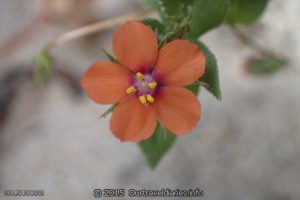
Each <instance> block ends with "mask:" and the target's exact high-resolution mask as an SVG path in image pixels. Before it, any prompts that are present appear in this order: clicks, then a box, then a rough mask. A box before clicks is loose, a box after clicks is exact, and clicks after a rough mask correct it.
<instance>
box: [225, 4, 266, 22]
mask: <svg viewBox="0 0 300 200" xmlns="http://www.w3.org/2000/svg"><path fill="white" fill-rule="evenodd" d="M267 4H268V0H232V1H231V4H230V6H229V12H228V16H227V21H228V22H229V23H232V24H249V23H253V22H254V21H255V20H257V19H258V18H259V17H260V16H261V14H262V13H263V12H264V10H265V8H266V6H267Z"/></svg>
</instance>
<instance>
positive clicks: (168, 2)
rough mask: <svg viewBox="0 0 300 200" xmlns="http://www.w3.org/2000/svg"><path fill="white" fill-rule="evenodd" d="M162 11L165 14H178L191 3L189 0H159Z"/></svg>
mask: <svg viewBox="0 0 300 200" xmlns="http://www.w3.org/2000/svg"><path fill="white" fill-rule="evenodd" d="M160 2H161V8H162V11H163V12H164V13H165V14H167V15H178V14H180V12H182V11H183V10H185V9H186V6H187V5H189V4H191V3H192V2H193V1H191V0H160Z"/></svg>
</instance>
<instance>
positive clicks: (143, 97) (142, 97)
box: [139, 95, 147, 105]
mask: <svg viewBox="0 0 300 200" xmlns="http://www.w3.org/2000/svg"><path fill="white" fill-rule="evenodd" d="M139 100H140V102H141V103H142V104H144V105H145V104H146V103H147V99H146V96H145V95H141V96H139Z"/></svg>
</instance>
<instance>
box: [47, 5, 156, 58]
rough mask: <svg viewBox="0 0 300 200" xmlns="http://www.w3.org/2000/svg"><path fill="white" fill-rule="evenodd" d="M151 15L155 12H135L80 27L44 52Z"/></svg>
mask: <svg viewBox="0 0 300 200" xmlns="http://www.w3.org/2000/svg"><path fill="white" fill-rule="evenodd" d="M151 14H153V12H151V11H139V12H134V13H130V14H126V15H122V16H118V17H114V18H110V19H107V20H103V21H100V22H96V23H94V24H90V25H86V26H83V27H80V28H78V29H75V30H71V31H69V32H66V33H64V34H62V35H60V36H58V37H57V38H55V39H54V40H52V41H51V42H49V43H48V44H47V45H46V46H45V47H44V51H45V52H47V53H50V52H51V51H52V50H53V49H55V48H56V47H58V46H60V45H62V44H63V43H66V42H68V41H70V40H74V39H77V38H79V37H83V36H87V35H90V34H94V33H97V32H99V31H102V30H105V29H108V28H112V27H114V26H117V25H120V24H122V23H124V22H125V21H127V20H134V19H141V18H144V17H146V16H149V15H151Z"/></svg>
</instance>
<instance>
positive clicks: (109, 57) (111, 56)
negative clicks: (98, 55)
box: [102, 49, 119, 63]
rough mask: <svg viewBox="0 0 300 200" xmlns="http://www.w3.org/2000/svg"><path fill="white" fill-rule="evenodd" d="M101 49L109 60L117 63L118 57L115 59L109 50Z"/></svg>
mask: <svg viewBox="0 0 300 200" xmlns="http://www.w3.org/2000/svg"><path fill="white" fill-rule="evenodd" d="M102 51H103V52H104V54H105V55H106V57H107V58H108V59H109V60H110V61H112V62H115V63H118V62H119V61H118V59H117V58H116V57H115V56H114V55H112V54H111V53H109V52H108V51H106V50H105V49H102Z"/></svg>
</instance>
